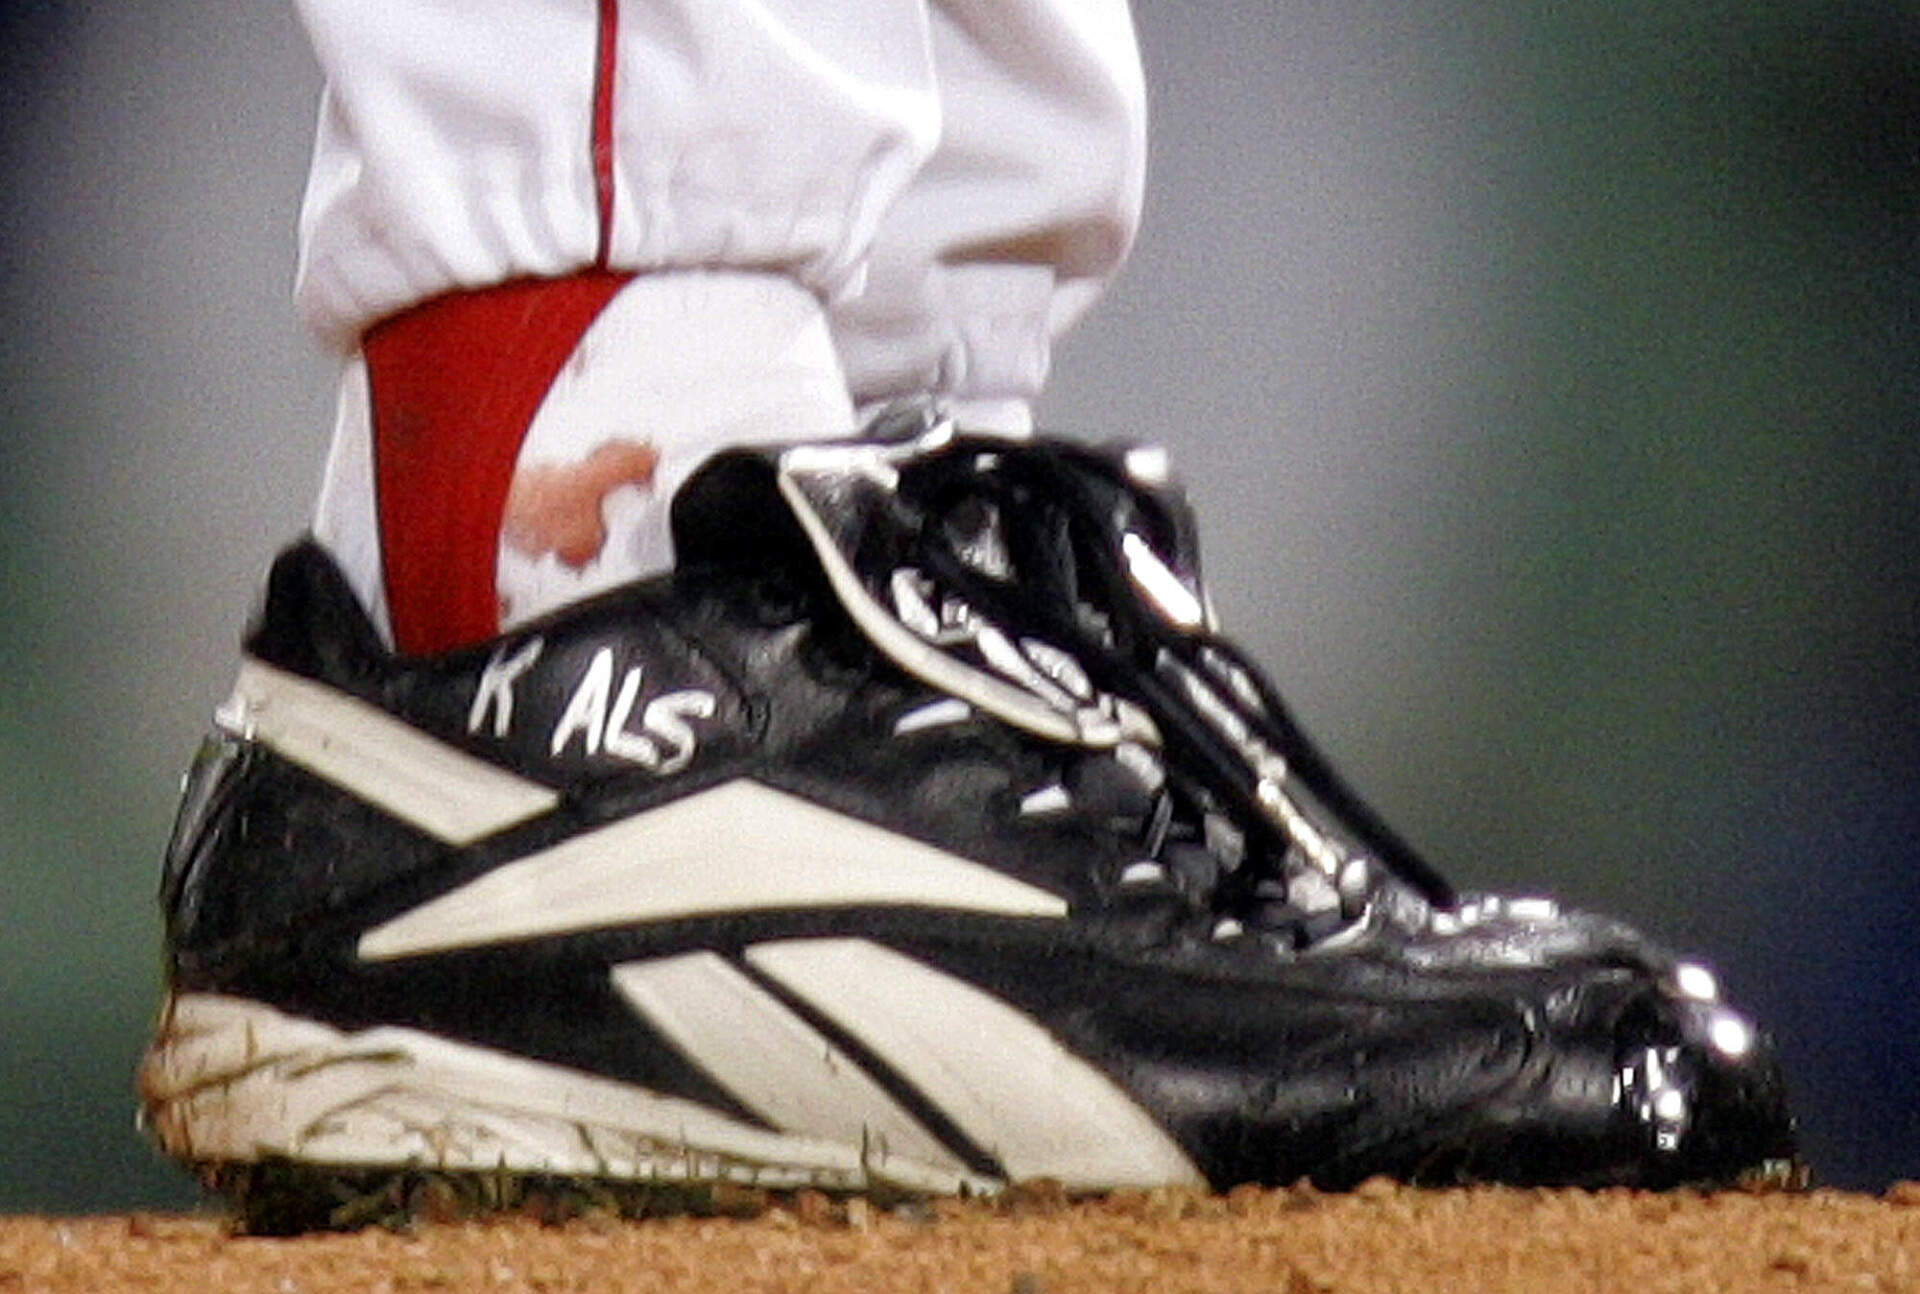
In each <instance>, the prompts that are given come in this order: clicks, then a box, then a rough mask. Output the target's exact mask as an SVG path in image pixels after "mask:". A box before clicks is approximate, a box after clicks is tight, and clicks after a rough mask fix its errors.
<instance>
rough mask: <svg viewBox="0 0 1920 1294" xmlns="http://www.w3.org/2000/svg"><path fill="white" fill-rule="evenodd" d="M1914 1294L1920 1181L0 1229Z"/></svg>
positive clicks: (324, 1248)
mask: <svg viewBox="0 0 1920 1294" xmlns="http://www.w3.org/2000/svg"><path fill="white" fill-rule="evenodd" d="M131 1290H139V1291H145V1292H148V1294H174V1292H175V1291H179V1292H181V1294H185V1292H186V1291H193V1294H202V1292H203V1291H222V1292H224V1294H252V1292H254V1291H259V1292H260V1294H332V1292H334V1291H349V1290H354V1291H357V1290H366V1291H381V1292H382V1294H405V1292H407V1291H439V1290H445V1291H462V1292H464V1291H487V1292H490V1294H521V1292H525V1291H537V1292H538V1294H562V1292H572V1291H598V1290H636V1291H642V1290H644V1291H649V1292H652V1291H674V1292H675V1294H679V1292H681V1291H686V1292H688V1294H700V1292H703V1291H722V1290H724V1291H729V1292H733V1291H762V1290H766V1291H772V1290H793V1291H809V1292H812V1291H818V1292H819V1294H836V1292H839V1291H847V1292H851V1291H860V1292H861V1294H872V1292H875V1291H895V1290H899V1291H922V1290H924V1291H936V1290H937V1291H951V1292H952V1294H971V1292H973V1291H980V1292H981V1294H1070V1292H1071V1291H1102V1294H1106V1292H1110V1291H1135V1290H1138V1291H1149V1290H1150V1291H1154V1292H1155V1294H1179V1292H1180V1291H1190V1290H1191V1291H1202V1290H1204V1291H1223V1292H1224V1291H1241V1290H1244V1291H1260V1294H1309V1292H1314V1294H1332V1292H1334V1291H1338V1292H1339V1294H1361V1292H1363V1291H1410V1292H1412V1291H1417V1292H1418V1294H1451V1292H1452V1291H1474V1292H1475V1294H1491V1292H1494V1291H1528V1292H1529V1294H1531V1292H1533V1291H1571V1292H1578V1291H1616V1290H1617V1291H1631V1292H1632V1294H1661V1292H1662V1291H1685V1292H1686V1294H1701V1292H1703V1291H1716V1290H1730V1291H1749V1290H1753V1291H1768V1290H1795V1291H1800V1290H1836V1291H1839V1290H1845V1291H1851V1292H1854V1294H1857V1292H1859V1291H1908V1290H1920V1183H1912V1182H1908V1183H1903V1184H1901V1185H1899V1186H1896V1187H1894V1188H1893V1189H1892V1190H1891V1191H1889V1192H1888V1193H1887V1194H1886V1195H1884V1196H1880V1197H1874V1196H1868V1195H1852V1194H1845V1193H1841V1192H1835V1191H1814V1192H1810V1193H1806V1194H1770V1195H1747V1194H1722V1195H1707V1196H1702V1195H1697V1194H1689V1193H1684V1192H1682V1193H1675V1194H1668V1195H1648V1194H1639V1193H1634V1192H1629V1191H1608V1192H1601V1193H1598V1194H1589V1193H1585V1192H1578V1191H1517V1190H1504V1189H1475V1190H1459V1191H1415V1190H1407V1189H1404V1188H1400V1187H1397V1186H1392V1185H1389V1184H1387V1183H1384V1182H1380V1183H1368V1184H1366V1185H1364V1186H1362V1187H1361V1188H1360V1189H1359V1190H1358V1191H1356V1192H1354V1193H1353V1194H1349V1195H1323V1194H1319V1193H1316V1192H1313V1191H1307V1190H1300V1189H1295V1190H1279V1191H1256V1190H1250V1189H1243V1190H1239V1191H1236V1192H1234V1193H1233V1194H1232V1195H1230V1196H1226V1197H1217V1196H1200V1195H1193V1194H1190V1193H1174V1192H1152V1193H1146V1194H1139V1195H1121V1196H1116V1197H1112V1198H1109V1199H1106V1200H1100V1201H1092V1202H1080V1203H1069V1202H1067V1201H1065V1200H1061V1199H1058V1198H1047V1197H1045V1196H1044V1195H1040V1196H1035V1197H1030V1198H1025V1199H1020V1200H1015V1201H1012V1202H1008V1203H1001V1204H997V1205H986V1204H958V1203H949V1202H939V1203H934V1204H915V1205H905V1206H900V1207H898V1208H893V1209H886V1210H883V1209H879V1208H876V1207H874V1206H873V1205H870V1204H867V1203H865V1202H864V1201H857V1200H856V1201H852V1202H849V1203H841V1202H837V1201H830V1200H828V1199H826V1198H825V1197H822V1196H801V1197H799V1198H797V1199H794V1200H791V1201H787V1202H785V1203H783V1204H781V1205H779V1206H777V1207H774V1208H772V1209H770V1210H768V1211H767V1212H765V1213H764V1214H762V1215H761V1216H759V1217H757V1218H751V1219H736V1218H693V1217H683V1218H664V1219H649V1220H644V1221H638V1222H628V1221H619V1220H616V1219H612V1218H605V1217H591V1216H590V1217H586V1218H580V1219H575V1220H574V1221H571V1222H568V1223H566V1224H564V1225H546V1224H543V1223H541V1222H538V1221H535V1220H532V1219H527V1218H506V1219H499V1220H494V1221H490V1222H484V1223H436V1224H426V1225H420V1226H417V1227H414V1228H412V1229H410V1230H406V1231H400V1232H395V1231H384V1230H366V1231H360V1232H355V1233H351V1234H346V1235H317V1236H305V1237H299V1238H295V1239H266V1238H256V1237H246V1236H237V1235H234V1234H232V1232H231V1229H230V1228H229V1226H228V1225H227V1224H226V1223H225V1222H224V1221H222V1220H221V1219H219V1218H217V1217H211V1216H209V1217H183V1216H159V1215H136V1216H133V1217H96V1218H37V1217H10V1218H0V1292H4V1294H13V1292H14V1291H33V1292H34V1294H39V1292H41V1291H46V1292H47V1294H54V1292H56V1291H57V1292H60V1294H65V1292H66V1291H74V1292H75V1294H79V1292H81V1291H84V1292H85V1294H118V1292H119V1291H131Z"/></svg>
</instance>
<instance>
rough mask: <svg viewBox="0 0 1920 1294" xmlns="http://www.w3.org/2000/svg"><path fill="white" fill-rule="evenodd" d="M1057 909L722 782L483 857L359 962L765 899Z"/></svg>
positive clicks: (869, 829)
mask: <svg viewBox="0 0 1920 1294" xmlns="http://www.w3.org/2000/svg"><path fill="white" fill-rule="evenodd" d="M863 905H888V906H899V905H914V906H925V907H935V908H948V909H958V910H961V911H969V912H989V913H994V914H998V915H1002V916H1016V917H1051V918H1062V917H1065V916H1066V915H1067V904H1066V900H1064V899H1062V898H1060V897H1059V896H1057V895H1055V894H1052V893H1049V892H1048V891H1046V890H1043V889H1040V888H1038V887H1037V886H1032V885H1027V884H1025V883H1023V882H1020V881H1016V880H1012V879H1010V878H1008V877H1006V876H1002V875H1001V874H1000V873H998V872H996V871H994V870H993V869H992V868H990V867H985V866H982V865H981V864H979V863H975V862H970V861H968V860H967V859H964V858H960V857H956V856H955V855H953V854H949V853H946V852H945V851H943V850H939V849H935V848H933V847H932V846H930V845H925V844H922V843H920V842H919V841H917V840H912V839H909V838H908V837H906V836H901V835H897V834H895V833H894V832H891V831H887V830H884V829H883V828H880V827H876V826H874V825H873V824H871V823H868V822H862V821H860V820H859V819H857V818H851V817H848V816H846V815H845V814H841V813H836V812H834V811H833V810H831V809H825V808H822V807H820V806H819V805H816V804H813V803H810V802H809V801H806V800H802V799H800V798H799V797H798V796H794V795H788V794H787V793H785V792H783V791H776V790H774V789H773V788H771V787H768V786H762V785H760V784H759V783H757V782H750V781H739V782H728V783H726V784H724V785H722V786H716V787H713V788H711V789H710V790H706V791H701V792H699V793H698V794H695V795H690V796H688V797H687V798H685V799H683V800H676V801H674V802H672V803H671V804H667V805H664V806H662V807H661V808H658V809H653V810H650V811H648V812H645V813H640V814H636V815H634V816H633V817H630V818H625V819H622V820H621V821H619V822H615V823H613V824H611V825H610V826H606V827H602V828H600V829H599V830H597V831H590V832H587V833H585V834H583V835H579V836H575V837H573V838H571V839H569V840H566V841H564V842H562V843H561V844H558V845H555V846H554V847H553V848H551V849H547V850H543V851H542V852H540V853H536V854H532V855H529V856H528V857H526V858H521V859H516V860H515V861H513V862H511V863H508V864H506V865H505V866H502V867H498V868H495V869H494V870H493V871H491V872H488V873H487V874H486V875H484V876H482V877H480V878H479V879H478V880H475V881H473V882H471V883H469V884H467V885H465V886H463V887H462V888H460V889H457V890H454V891H453V892H451V893H449V894H444V895H442V896H440V897H439V898H437V899H433V900H430V901H429V902H427V903H425V904H422V905H421V906H420V907H417V908H415V909H414V910H413V911H411V912H408V913H406V914H404V915H402V916H399V917H396V918H394V919H393V920H392V921H389V922H387V923H386V924H385V925H382V926H377V927H375V928H374V929H372V930H370V931H368V932H367V933H366V934H365V935H364V936H362V937H361V940H360V949H359V952H360V956H361V957H362V958H365V959H367V960H369V961H379V960H385V959H388V958H394V957H406V956H412V955H416V954H419V953H428V952H439V951H442V950H445V949H450V948H467V947H472V946H475V945H480V944H489V943H498V942H502V941H505V940H509V939H525V938H530V937H532V936H535V935H551V934H562V933H566V932H569V931H576V930H594V929H601V928H604V927H608V926H617V925H625V924H627V923H629V922H637V921H663V920H667V919H669V918H674V917H687V916H696V915H707V914H712V913H719V912H744V911H754V910H760V909H767V908H818V907H855V906H863Z"/></svg>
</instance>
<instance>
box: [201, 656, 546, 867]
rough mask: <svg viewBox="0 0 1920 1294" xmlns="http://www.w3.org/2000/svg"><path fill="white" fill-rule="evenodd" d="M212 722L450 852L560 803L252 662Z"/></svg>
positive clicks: (328, 692) (352, 702) (338, 695)
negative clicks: (426, 834) (446, 846)
mask: <svg viewBox="0 0 1920 1294" xmlns="http://www.w3.org/2000/svg"><path fill="white" fill-rule="evenodd" d="M216 720H217V722H218V723H219V725H220V726H221V727H222V728H224V729H226V730H227V731H229V732H232V733H234V734H235V735H236V736H241V737H246V738H250V739H252V740H254V741H258V742H260V743H261V744H262V745H264V746H266V747H267V748H268V749H269V750H272V751H273V752H274V753H276V754H278V755H281V756H284V757H285V758H287V759H289V760H291V761H292V762H294V763H296V764H298V765H300V766H301V767H302V768H305V769H307V770H309V771H310V772H313V773H316V774H318V775H319V776H321V777H323V778H325V779H326V780H327V781H329V782H332V783H333V784H334V785H336V786H338V787H340V788H341V789H343V790H345V791H349V792H351V793H352V794H354V795H357V796H359V797H360V798H361V799H363V800H367V801H369V802H371V803H373V804H377V805H379V806H380V807H381V808H382V809H385V810H386V811H387V812H388V813H391V814H392V815H394V816H395V817H396V818H399V819H401V820H402V821H405V822H409V823H412V824H413V825H414V826H416V827H419V828H420V829H421V830H423V831H426V832H429V833H430V834H432V835H434V836H436V837H438V838H439V839H441V840H443V841H445V842H446V843H448V844H450V845H466V844H471V843H472V842H473V841H475V840H479V839H481V838H482V837H484V836H490V835H492V834H493V833H494V832H496V831H501V830H504V829H505V828H507V827H511V826H513V825H514V824H516V823H519V822H524V821H526V820H527V819H529V818H533V817H537V816H538V815H540V814H542V813H545V812H547V811H548V810H550V809H552V808H553V806H554V805H556V804H558V803H559V801H560V797H559V794H558V793H557V792H555V791H554V790H553V789H552V788H550V787H545V786H541V785H540V784H539V783H537V782H532V781H528V780H527V779H526V778H523V777H517V776H515V775H514V774H512V773H509V772H507V771H506V770H505V769H502V768H496V767H495V766H494V765H492V764H489V763H487V762H486V761H485V760H482V759H476V758H475V757H474V756H472V755H469V754H467V753H466V752H464V751H460V750H456V749H454V748H453V747H452V746H449V745H447V744H446V743H445V742H442V741H438V740H436V739H435V738H433V737H429V736H428V735H427V734H425V733H423V732H421V731H420V730H419V729H417V728H414V727H412V726H410V725H408V724H406V723H404V722H402V721H401V720H399V719H395V718H394V717H393V716H391V715H388V714H385V713H383V712H382V711H380V710H379V709H378V708H377V707H375V706H371V705H368V704H367V703H366V702H364V701H361V700H359V699H358V698H355V697H351V696H348V695H347V694H346V693H344V692H340V691H337V690H335V689H333V688H330V687H327V686H325V685H324V684H320V683H315V682H313V681H312V680H311V679H304V678H301V677H299V676H298V675H295V674H289V673H287V672H286V671H285V670H281V669H276V668H275V667H273V666H271V665H268V664H266V663H264V662H262V661H258V660H251V659H249V660H243V661H242V662H241V664H240V677H239V679H238V680H237V681H236V682H235V683H234V687H233V695H232V697H231V698H229V699H228V701H227V703H226V704H225V705H223V706H222V707H221V708H220V711H219V713H218V714H217V715H216Z"/></svg>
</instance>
